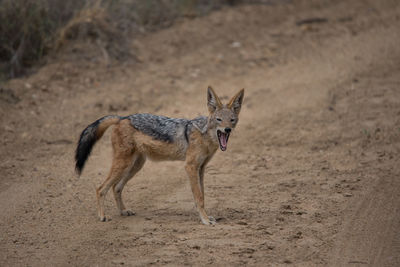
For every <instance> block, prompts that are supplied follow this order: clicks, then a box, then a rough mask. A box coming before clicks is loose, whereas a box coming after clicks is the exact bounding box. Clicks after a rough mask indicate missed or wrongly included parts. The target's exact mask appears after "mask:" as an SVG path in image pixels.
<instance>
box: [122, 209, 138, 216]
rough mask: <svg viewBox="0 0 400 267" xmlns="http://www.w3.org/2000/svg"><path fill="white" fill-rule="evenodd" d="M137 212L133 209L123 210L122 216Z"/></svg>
mask: <svg viewBox="0 0 400 267" xmlns="http://www.w3.org/2000/svg"><path fill="white" fill-rule="evenodd" d="M135 214H136V213H135V212H133V211H131V210H121V216H133V215H135Z"/></svg>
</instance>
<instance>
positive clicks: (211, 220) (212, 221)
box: [201, 216, 217, 225]
mask: <svg viewBox="0 0 400 267" xmlns="http://www.w3.org/2000/svg"><path fill="white" fill-rule="evenodd" d="M201 222H202V223H203V224H205V225H215V224H216V223H217V221H216V220H215V219H214V217H211V216H208V218H207V219H203V218H201Z"/></svg>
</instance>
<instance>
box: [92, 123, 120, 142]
mask: <svg viewBox="0 0 400 267" xmlns="http://www.w3.org/2000/svg"><path fill="white" fill-rule="evenodd" d="M118 122H119V118H111V119H108V120H105V121H104V122H103V123H101V124H100V125H99V127H98V128H97V131H96V137H97V139H100V138H101V137H102V136H103V134H104V132H105V131H106V130H107V128H108V127H110V126H111V125H113V124H116V123H118Z"/></svg>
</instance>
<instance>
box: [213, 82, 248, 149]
mask: <svg viewBox="0 0 400 267" xmlns="http://www.w3.org/2000/svg"><path fill="white" fill-rule="evenodd" d="M243 96H244V89H242V90H240V91H239V92H238V93H237V94H236V95H234V96H233V97H232V99H231V100H230V101H229V102H228V104H225V105H224V104H222V102H221V100H220V99H219V97H218V96H217V94H216V93H215V91H214V90H213V89H212V88H211V86H209V87H208V89H207V106H208V111H209V112H210V115H209V118H208V128H209V129H210V130H211V135H212V137H214V139H217V140H218V143H219V147H220V149H221V150H222V151H225V150H226V148H227V145H228V139H229V135H230V134H231V132H232V130H233V129H234V128H235V127H236V125H237V123H238V121H239V113H240V108H241V107H242V102H243Z"/></svg>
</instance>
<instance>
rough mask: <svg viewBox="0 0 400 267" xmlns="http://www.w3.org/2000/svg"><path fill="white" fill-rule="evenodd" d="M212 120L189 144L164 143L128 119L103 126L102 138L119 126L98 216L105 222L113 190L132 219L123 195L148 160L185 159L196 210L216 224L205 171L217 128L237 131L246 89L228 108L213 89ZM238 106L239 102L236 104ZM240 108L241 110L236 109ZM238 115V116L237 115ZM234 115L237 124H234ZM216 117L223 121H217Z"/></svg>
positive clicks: (210, 97) (101, 189)
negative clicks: (207, 203)
mask: <svg viewBox="0 0 400 267" xmlns="http://www.w3.org/2000/svg"><path fill="white" fill-rule="evenodd" d="M209 93H211V95H210V94H209V95H208V101H209V111H210V115H209V121H208V125H207V131H206V132H205V133H204V132H201V131H200V130H197V129H195V130H193V131H192V132H191V134H190V135H189V142H186V141H185V142H183V141H179V142H172V143H168V142H164V141H159V140H155V139H153V138H152V137H150V136H148V135H146V134H144V133H142V132H140V131H138V130H136V129H135V128H133V127H132V125H131V123H130V121H129V120H128V119H123V120H120V121H119V122H118V121H116V120H117V119H116V120H114V119H110V120H107V121H105V122H104V123H101V124H100V125H99V128H98V136H99V137H101V135H103V133H104V131H105V130H106V129H107V127H108V126H110V125H111V124H116V125H115V127H114V129H113V132H112V136H111V141H112V147H113V162H112V166H111V170H110V172H109V174H108V177H107V179H106V180H105V181H104V183H103V184H102V185H101V186H100V187H99V188H97V204H98V213H99V217H100V220H101V221H105V220H106V217H105V216H104V199H105V196H106V194H107V192H108V190H109V189H110V188H111V187H112V188H113V193H114V198H115V201H116V204H117V207H118V210H119V212H120V214H121V215H124V216H129V215H133V214H134V212H132V211H130V210H127V209H126V208H125V205H124V204H123V202H122V197H121V192H122V190H123V188H124V186H125V184H126V183H127V182H128V181H129V180H130V179H131V178H132V177H133V176H134V175H135V174H136V173H137V172H138V171H139V170H140V169H141V168H142V167H143V165H144V163H145V161H146V158H149V159H152V160H185V161H186V162H185V170H186V172H187V174H188V177H189V181H190V186H191V189H192V193H193V197H194V201H195V204H196V208H197V210H198V213H199V215H200V219H201V221H202V222H203V223H204V224H207V225H209V224H215V219H214V218H212V217H209V216H207V213H206V211H205V209H204V171H205V167H206V165H207V163H208V162H209V161H210V160H211V158H212V157H213V155H214V154H215V152H216V151H217V149H218V147H219V143H218V138H217V129H220V128H221V129H222V128H226V127H230V128H232V129H233V128H234V127H235V125H236V123H237V116H238V114H239V111H240V105H241V100H242V99H240V105H239V110H238V109H236V110H233V109H234V107H233V105H234V103H235V101H237V100H238V97H241V98H243V89H242V90H241V91H240V92H239V93H238V94H236V95H235V96H234V97H233V98H232V100H231V101H230V102H229V104H228V105H222V103H221V101H220V100H219V98H218V96H217V95H216V94H215V92H214V90H212V88H211V87H210V88H209ZM236 105H237V103H236ZM236 108H237V107H236ZM235 112H236V113H235ZM232 116H234V118H235V122H232ZM216 118H218V119H220V120H221V121H217V120H216Z"/></svg>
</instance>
